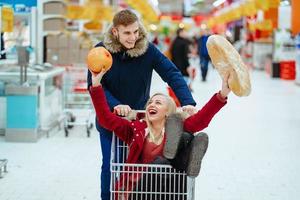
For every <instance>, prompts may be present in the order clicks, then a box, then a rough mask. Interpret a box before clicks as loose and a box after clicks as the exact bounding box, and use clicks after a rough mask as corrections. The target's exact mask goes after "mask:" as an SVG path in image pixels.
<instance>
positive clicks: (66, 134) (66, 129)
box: [65, 127, 69, 137]
mask: <svg viewBox="0 0 300 200" xmlns="http://www.w3.org/2000/svg"><path fill="white" fill-rule="evenodd" d="M65 136H66V137H68V136H69V130H68V128H67V127H65Z"/></svg>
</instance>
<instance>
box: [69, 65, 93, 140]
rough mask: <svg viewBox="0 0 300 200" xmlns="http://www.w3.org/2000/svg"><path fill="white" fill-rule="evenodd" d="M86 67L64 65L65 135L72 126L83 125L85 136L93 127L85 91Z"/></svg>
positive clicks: (88, 98) (88, 97)
mask: <svg viewBox="0 0 300 200" xmlns="http://www.w3.org/2000/svg"><path fill="white" fill-rule="evenodd" d="M86 74H87V69H86V67H75V66H71V67H66V72H65V74H64V114H65V126H64V130H65V136H66V137H68V135H69V130H70V129H72V128H73V127H74V126H78V125H79V126H85V127H86V132H87V136H88V137H90V130H91V129H92V128H93V122H92V115H93V108H92V103H91V102H90V96H89V93H88V91H87V83H86Z"/></svg>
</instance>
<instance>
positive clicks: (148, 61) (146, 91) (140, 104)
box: [87, 9, 196, 200]
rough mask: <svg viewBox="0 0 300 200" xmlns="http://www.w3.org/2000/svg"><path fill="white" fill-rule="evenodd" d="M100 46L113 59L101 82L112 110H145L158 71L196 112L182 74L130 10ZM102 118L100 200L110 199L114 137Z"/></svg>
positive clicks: (119, 15)
mask: <svg viewBox="0 0 300 200" xmlns="http://www.w3.org/2000/svg"><path fill="white" fill-rule="evenodd" d="M99 46H103V47H105V48H106V49H107V50H108V51H109V52H110V53H111V54H112V58H113V64H112V67H111V69H110V70H109V71H108V72H107V73H106V74H105V75H104V76H103V79H102V80H101V84H102V87H103V90H104V92H105V96H106V100H107V102H108V105H109V107H110V110H111V111H113V112H115V113H116V114H117V115H120V116H128V115H129V113H130V111H131V110H132V109H135V110H141V109H145V105H146V102H147V100H148V99H149V96H150V86H151V80H152V73H153V70H155V71H156V72H157V73H158V74H159V76H160V77H161V78H162V80H163V81H165V82H167V83H168V85H169V86H170V87H171V88H172V89H173V90H174V92H175V93H176V96H177V97H178V99H179V100H180V103H181V105H182V109H183V110H185V111H187V112H189V113H191V114H193V113H194V112H195V105H196V102H195V101H194V99H193V97H192V95H191V93H190V91H189V89H188V86H187V84H186V83H185V81H184V79H183V77H182V75H181V74H180V71H178V69H177V68H176V66H175V65H174V64H173V63H172V62H171V61H170V60H169V59H168V58H167V57H165V56H164V55H163V54H162V53H161V52H160V51H159V50H158V49H157V48H156V47H155V46H154V45H153V44H152V43H151V42H149V41H148V40H147V34H146V31H145V29H144V27H143V26H142V24H141V23H140V21H139V19H138V17H137V15H136V14H135V13H133V12H132V11H131V10H128V9H127V10H121V11H119V12H118V13H116V14H115V16H114V18H113V24H112V25H111V27H110V28H109V29H108V30H107V32H106V33H105V36H104V40H103V41H102V42H100V43H98V44H97V45H96V47H99ZM87 81H88V89H90V87H91V85H92V74H91V73H90V72H89V71H88V75H87ZM101 117H105V116H101V115H98V116H97V119H96V128H97V130H98V131H99V132H100V144H101V150H102V167H101V198H102V200H109V199H110V191H109V187H110V175H111V174H110V157H111V143H112V134H111V130H107V129H105V128H104V127H102V126H100V125H99V123H98V121H99V120H102V119H101ZM99 118H100V119H99Z"/></svg>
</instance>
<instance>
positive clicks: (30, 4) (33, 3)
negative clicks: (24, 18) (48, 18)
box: [1, 0, 37, 7]
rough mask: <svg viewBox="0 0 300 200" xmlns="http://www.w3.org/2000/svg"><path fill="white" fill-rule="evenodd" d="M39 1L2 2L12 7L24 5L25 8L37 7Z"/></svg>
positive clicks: (11, 0) (4, 0) (17, 0)
mask: <svg viewBox="0 0 300 200" xmlns="http://www.w3.org/2000/svg"><path fill="white" fill-rule="evenodd" d="M36 2H37V0H1V3H7V4H10V5H16V4H24V5H25V6H28V7H32V6H36Z"/></svg>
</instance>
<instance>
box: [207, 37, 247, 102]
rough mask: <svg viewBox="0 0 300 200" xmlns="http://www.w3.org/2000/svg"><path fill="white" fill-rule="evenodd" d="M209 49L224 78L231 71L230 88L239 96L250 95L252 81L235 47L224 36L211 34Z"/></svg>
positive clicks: (208, 42)
mask: <svg viewBox="0 0 300 200" xmlns="http://www.w3.org/2000/svg"><path fill="white" fill-rule="evenodd" d="M206 46H207V50H208V53H209V56H210V58H211V61H212V63H213V65H214V67H215V68H216V69H217V71H218V73H219V74H220V76H221V77H222V78H224V77H225V76H226V75H227V73H230V78H229V80H228V85H229V88H230V89H231V90H232V92H233V93H234V94H235V95H237V96H248V95H249V94H250V92H251V82H250V76H249V71H248V68H247V66H246V65H245V64H244V62H243V61H242V58H241V56H240V55H239V53H238V52H237V51H236V50H235V48H234V47H233V46H232V45H231V44H230V43H229V42H228V41H227V40H226V39H225V38H224V37H222V36H220V35H211V36H209V38H208V40H207V43H206Z"/></svg>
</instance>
